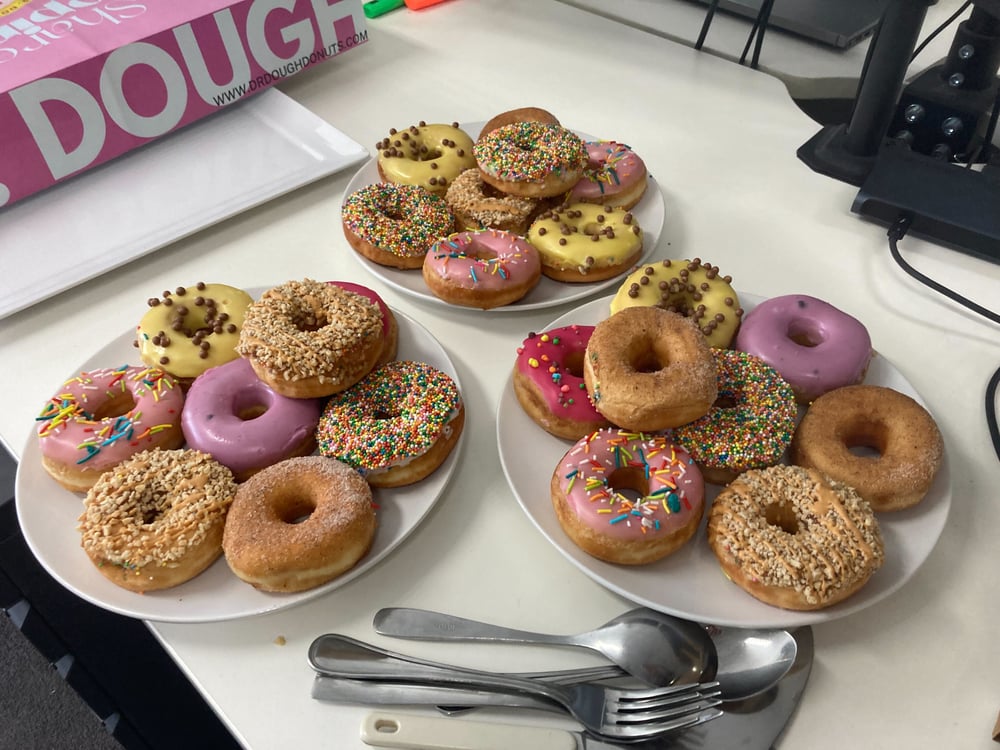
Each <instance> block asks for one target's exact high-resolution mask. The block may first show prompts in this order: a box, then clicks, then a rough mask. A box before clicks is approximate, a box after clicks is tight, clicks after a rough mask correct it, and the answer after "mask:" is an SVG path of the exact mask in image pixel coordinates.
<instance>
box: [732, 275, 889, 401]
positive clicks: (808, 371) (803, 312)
mask: <svg viewBox="0 0 1000 750" xmlns="http://www.w3.org/2000/svg"><path fill="white" fill-rule="evenodd" d="M733 348H734V349H738V350H740V351H744V352H748V353H749V354H754V355H756V356H757V357H760V358H761V359H762V360H764V361H765V362H767V364H769V365H770V366H771V367H773V368H774V369H775V370H777V371H778V373H779V374H780V375H781V377H782V378H784V379H785V380H786V381H787V382H788V384H789V385H791V386H792V390H793V391H794V392H795V398H796V400H797V401H798V402H799V403H801V404H808V403H811V402H812V401H814V400H815V399H817V398H819V397H820V396H822V395H823V394H824V393H826V392H827V391H832V390H833V389H834V388H840V387H841V386H845V385H854V384H855V383H860V382H861V381H862V380H863V379H864V377H865V372H867V370H868V362H869V361H870V360H871V356H872V340H871V337H870V336H869V335H868V329H867V328H865V326H864V325H863V324H862V323H861V322H860V321H858V320H857V319H856V318H853V317H851V316H850V315H848V314H847V313H845V312H843V311H842V310H839V309H837V308H836V307H834V306H833V305H831V304H829V303H828V302H824V301H823V300H819V299H816V298H815V297H808V296H806V295H804V294H788V295H785V296H782V297H774V298H772V299H769V300H767V301H766V302H761V303H760V304H759V305H757V307H755V308H754V309H753V310H751V311H750V312H749V313H747V314H746V315H745V316H744V318H743V322H742V323H741V325H740V329H739V331H738V332H737V334H736V339H735V340H734V342H733Z"/></svg>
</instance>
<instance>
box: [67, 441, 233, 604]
mask: <svg viewBox="0 0 1000 750" xmlns="http://www.w3.org/2000/svg"><path fill="white" fill-rule="evenodd" d="M235 495H236V482H235V481H234V480H233V474H232V472H231V471H229V469H227V468H226V467H225V466H223V465H222V464H220V463H219V462H218V461H216V460H215V459H213V458H212V457H211V456H209V455H208V454H207V453H201V452H200V451H195V450H183V449H182V450H159V449H156V450H149V451H142V452H140V453H137V454H135V455H134V456H132V457H131V458H129V459H126V460H125V461H123V462H122V463H120V464H119V465H118V466H116V467H115V468H114V469H112V470H110V471H107V472H105V473H104V474H102V475H101V477H100V479H98V480H97V482H96V483H95V484H94V486H93V487H91V488H90V490H89V491H88V492H87V497H86V498H85V499H84V501H83V514H82V515H81V516H80V520H79V530H80V534H81V537H82V539H81V544H82V546H83V550H84V552H86V553H87V556H88V557H89V558H90V560H91V561H92V562H93V563H94V565H96V566H97V569H98V571H100V573H101V575H103V576H104V577H105V578H107V579H108V580H109V581H111V582H112V583H114V584H116V585H118V586H121V587H122V588H125V589H128V590H129V591H138V592H143V591H155V590H158V589H165V588H170V587H171V586H177V585H178V584H181V583H184V582H185V581H189V580H191V579H192V578H194V577H195V576H196V575H198V574H199V573H201V572H202V571H203V570H205V569H206V568H208V566H209V565H211V564H212V563H213V562H215V560H216V559H218V557H219V555H221V554H222V533H223V525H224V524H225V521H226V514H227V512H228V511H229V506H230V505H231V503H232V502H233V497H234V496H235Z"/></svg>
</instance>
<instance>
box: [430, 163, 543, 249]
mask: <svg viewBox="0 0 1000 750" xmlns="http://www.w3.org/2000/svg"><path fill="white" fill-rule="evenodd" d="M444 199H445V202H446V203H447V204H448V208H449V209H451V212H452V213H453V214H454V215H455V224H456V227H457V229H458V230H459V231H461V230H462V229H468V230H476V229H499V230H501V231H504V232H513V233H514V234H520V235H525V234H527V232H528V226H529V225H530V224H531V222H532V220H533V219H534V217H535V216H536V215H537V214H538V213H539V212H540V210H541V206H542V205H543V202H542V200H541V199H538V198H523V197H521V196H519V195H508V194H507V193H501V192H500V191H499V190H497V189H496V188H495V187H493V186H492V185H490V184H489V183H488V182H484V181H483V176H482V175H481V174H480V173H479V170H478V169H467V170H465V171H464V172H462V173H461V174H460V175H459V176H458V177H457V178H456V179H455V181H454V182H452V183H451V185H450V186H449V187H448V192H447V193H445V196H444Z"/></svg>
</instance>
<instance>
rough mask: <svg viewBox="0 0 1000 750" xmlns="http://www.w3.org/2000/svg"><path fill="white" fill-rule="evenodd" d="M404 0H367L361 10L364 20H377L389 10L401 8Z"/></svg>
mask: <svg viewBox="0 0 1000 750" xmlns="http://www.w3.org/2000/svg"><path fill="white" fill-rule="evenodd" d="M403 3H404V0H369V2H366V3H364V4H363V5H362V6H361V8H362V10H364V12H365V17H366V18H378V17H379V16H381V15H383V14H385V13H388V12H389V11H390V10H396V8H402V7H403Z"/></svg>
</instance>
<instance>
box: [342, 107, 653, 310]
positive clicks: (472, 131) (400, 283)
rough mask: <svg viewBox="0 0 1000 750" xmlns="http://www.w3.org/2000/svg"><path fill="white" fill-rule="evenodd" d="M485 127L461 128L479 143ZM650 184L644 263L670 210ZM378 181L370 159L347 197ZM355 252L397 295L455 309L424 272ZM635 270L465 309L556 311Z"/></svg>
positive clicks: (644, 207) (643, 215)
mask: <svg viewBox="0 0 1000 750" xmlns="http://www.w3.org/2000/svg"><path fill="white" fill-rule="evenodd" d="M485 124H486V123H485V121H483V122H473V123H466V124H462V125H461V127H462V130H464V131H465V132H466V133H468V134H469V137H470V138H472V139H473V140H475V139H476V138H477V137H478V136H479V131H480V130H482V127H483V125H485ZM574 132H575V133H576V134H577V135H578V136H580V137H581V138H583V139H584V140H588V141H592V140H596V139H595V137H594V136H592V135H587V134H586V133H581V132H580V131H578V130H577V131H574ZM640 155H641V154H640ZM648 180H649V185H648V186H647V188H646V193H645V195H643V196H642V200H640V201H639V203H638V204H636V206H635V208H633V209H632V215H633V216H635V218H636V219H637V220H638V222H639V226H640V227H642V232H643V247H642V256H641V257H640V259H639V262H640V263H641V262H644V261H645V259H646V258H648V257H649V256H650V254H651V253H652V252H653V250H654V249H655V248H656V244H657V242H659V240H660V234H662V232H663V222H664V216H665V214H666V208H665V206H664V202H663V193H661V192H660V186H659V185H658V184H657V182H656V180H655V179H653V176H652V175H649V177H648ZM378 181H379V176H378V166H377V163H376V160H375V159H370V160H368V161H367V162H365V163H364V164H362V165H361V168H360V169H359V170H358V171H357V172H356V173H355V174H354V176H353V177H352V178H351V180H350V182H348V183H347V189H346V190H345V191H344V195H345V196H348V195H350V194H351V193H355V192H357V191H358V190H360V189H361V188H363V187H366V186H368V185H373V184H375V183H376V182H378ZM351 252H352V254H353V255H354V257H355V258H356V259H357V261H358V262H359V263H360V264H361V265H362V266H363V267H364V268H365V269H367V271H368V272H369V273H370V274H372V275H373V276H375V277H376V278H377V279H379V280H381V281H382V282H384V283H385V284H386V285H388V286H390V287H392V288H393V289H395V290H396V291H398V292H401V293H402V294H406V295H408V296H410V297H415V298H417V299H421V300H424V301H425V302H431V303H433V304H436V305H444V306H446V307H454V305H451V304H450V303H448V302H445V301H444V300H442V299H441V298H440V297H437V296H435V295H434V293H433V292H431V290H430V289H428V288H427V284H426V283H424V277H423V276H422V275H421V273H420V269H417V268H411V269H399V268H389V267H388V266H382V265H379V264H378V263H373V262H372V261H370V260H368V259H367V258H365V257H364V256H363V255H361V254H360V253H356V252H354V251H353V250H352V251H351ZM631 270H632V268H631V267H630V268H629V269H628V270H627V271H623V272H622V274H621V275H619V276H615V277H614V278H611V279H606V280H604V281H598V282H595V283H593V284H569V283H563V282H560V281H553V280H552V279H550V278H548V277H547V276H543V277H542V278H541V280H540V281H539V282H538V285H537V286H536V287H535V288H534V289H532V290H531V291H530V292H528V294H527V295H526V296H524V297H522V298H521V299H520V300H518V301H517V302H514V303H512V304H510V305H504V306H503V307H494V308H491V309H490V310H487V311H482V310H479V309H478V308H474V307H470V308H463V309H468V310H470V311H473V312H490V313H497V312H522V311H525V310H541V309H544V308H548V307H555V306H557V305H564V304H567V303H569V302H578V301H580V300H583V299H586V298H588V297H592V296H593V295H595V294H598V293H600V292H603V291H605V290H606V289H609V288H611V287H616V286H617V285H618V284H620V283H621V280H622V276H624V275H625V274H626V273H628V272H629V271H631Z"/></svg>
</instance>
